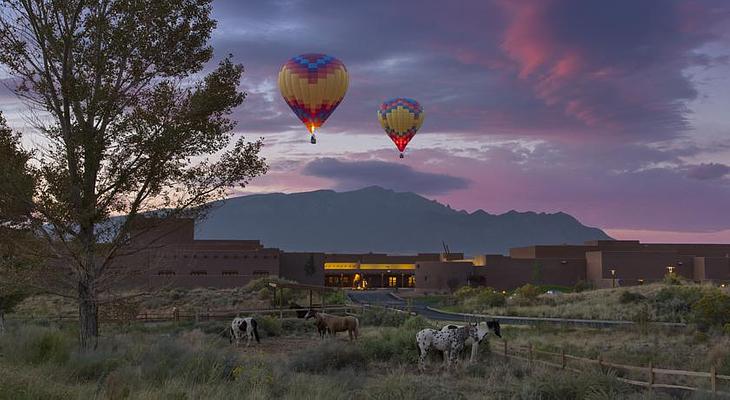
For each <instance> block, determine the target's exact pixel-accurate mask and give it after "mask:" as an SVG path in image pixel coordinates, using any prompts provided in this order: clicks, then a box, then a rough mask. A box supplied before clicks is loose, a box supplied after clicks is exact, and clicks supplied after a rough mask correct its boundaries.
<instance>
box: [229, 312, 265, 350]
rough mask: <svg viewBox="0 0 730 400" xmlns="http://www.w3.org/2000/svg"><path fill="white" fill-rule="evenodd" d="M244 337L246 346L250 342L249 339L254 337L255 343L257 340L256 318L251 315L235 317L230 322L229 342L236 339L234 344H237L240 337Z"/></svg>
mask: <svg viewBox="0 0 730 400" xmlns="http://www.w3.org/2000/svg"><path fill="white" fill-rule="evenodd" d="M244 337H246V347H248V346H249V345H250V344H251V339H256V343H261V342H260V341H259V330H258V324H257V323H256V320H255V319H253V318H252V317H248V318H240V317H236V318H234V319H233V322H231V338H230V342H231V343H233V341H234V340H235V341H236V346H238V345H239V343H240V342H241V339H243V338H244Z"/></svg>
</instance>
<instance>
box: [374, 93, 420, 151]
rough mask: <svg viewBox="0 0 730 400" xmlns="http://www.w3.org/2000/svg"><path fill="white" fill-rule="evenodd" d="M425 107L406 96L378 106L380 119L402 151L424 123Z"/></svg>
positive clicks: (386, 131)
mask: <svg viewBox="0 0 730 400" xmlns="http://www.w3.org/2000/svg"><path fill="white" fill-rule="evenodd" d="M424 117H425V114H424V113H423V107H421V105H420V104H418V102H417V101H415V100H413V99H409V98H405V97H398V98H395V99H390V100H388V101H386V102H384V103H383V104H381V105H380V108H378V120H379V121H380V125H381V126H382V127H383V129H384V130H385V133H387V134H388V136H389V137H390V139H391V140H392V141H393V143H395V146H396V147H397V148H398V150H399V151H400V152H401V153H402V152H403V151H404V150H405V149H406V146H407V145H408V142H410V141H411V139H413V136H415V135H416V132H418V129H419V128H420V127H421V125H422V124H423V118H424Z"/></svg>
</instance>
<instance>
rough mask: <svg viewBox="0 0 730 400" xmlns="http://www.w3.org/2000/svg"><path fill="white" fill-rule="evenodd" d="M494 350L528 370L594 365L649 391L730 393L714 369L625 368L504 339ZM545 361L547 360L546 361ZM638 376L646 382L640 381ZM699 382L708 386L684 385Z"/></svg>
mask: <svg viewBox="0 0 730 400" xmlns="http://www.w3.org/2000/svg"><path fill="white" fill-rule="evenodd" d="M496 347H501V348H500V349H499V350H497V349H494V350H496V353H497V354H499V355H502V356H505V357H507V358H512V359H517V360H522V361H526V362H527V363H528V366H530V367H532V366H533V365H535V364H540V365H543V366H547V367H551V368H556V369H561V370H568V371H573V372H583V371H584V370H585V369H584V368H583V369H581V368H580V367H584V366H585V365H594V366H598V367H599V368H600V369H601V370H615V371H616V372H617V373H619V374H622V375H623V376H621V375H620V376H616V379H618V380H620V381H621V382H625V383H628V384H631V385H636V386H643V387H646V388H647V389H649V390H652V389H660V388H661V389H678V390H688V391H706V392H711V393H714V394H718V395H724V396H730V392H724V391H720V390H718V380H720V381H723V382H724V381H730V375H720V374H718V373H717V371H716V369H715V367H714V366H713V367H712V368H711V369H710V371H709V372H699V371H685V370H675V369H666V368H657V367H655V366H654V365H653V364H652V363H651V362H650V363H649V365H647V366H636V365H626V364H618V363H612V362H608V361H606V360H604V359H603V358H602V357H601V355H599V356H598V357H596V358H585V357H578V356H574V355H571V354H567V353H565V350H561V351H560V353H556V352H550V351H545V350H538V349H535V348H534V346H532V344H528V345H527V346H514V345H513V346H510V345H509V344H508V343H507V341H506V340H505V341H503V345H502V346H496ZM494 350H493V351H494ZM545 358H547V360H546V359H545ZM576 364H578V365H576ZM640 376H641V377H643V379H646V380H642V378H640ZM658 377H666V378H668V379H661V380H662V381H663V382H658V381H657V380H658V379H657V378H658ZM677 378H688V379H684V381H685V382H677ZM672 379H673V380H674V381H672V382H667V380H672ZM698 379H702V380H704V379H709V387H708V388H706V387H701V386H690V385H689V384H688V383H686V381H687V380H695V381H697V380H698ZM705 382H706V381H705Z"/></svg>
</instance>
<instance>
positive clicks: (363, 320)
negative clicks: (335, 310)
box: [357, 309, 408, 326]
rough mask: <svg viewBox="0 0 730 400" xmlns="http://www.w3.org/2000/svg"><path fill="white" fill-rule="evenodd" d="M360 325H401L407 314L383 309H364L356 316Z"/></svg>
mask: <svg viewBox="0 0 730 400" xmlns="http://www.w3.org/2000/svg"><path fill="white" fill-rule="evenodd" d="M357 318H358V319H359V320H360V325H361V326H401V325H403V323H404V322H405V321H406V319H407V318H408V314H406V313H400V312H396V311H391V310H383V309H366V310H365V311H364V312H363V313H362V314H360V315H359V316H358V317H357Z"/></svg>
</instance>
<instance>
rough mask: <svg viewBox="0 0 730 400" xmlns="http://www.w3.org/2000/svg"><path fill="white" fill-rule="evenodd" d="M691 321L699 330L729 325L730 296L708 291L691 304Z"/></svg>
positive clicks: (717, 291)
mask: <svg viewBox="0 0 730 400" xmlns="http://www.w3.org/2000/svg"><path fill="white" fill-rule="evenodd" d="M691 320H692V322H694V323H695V324H697V326H698V328H699V329H701V330H707V329H709V328H710V327H715V326H717V327H724V326H725V325H726V324H728V323H730V296H728V295H726V294H724V293H722V292H720V291H719V290H712V291H708V292H707V293H705V294H704V296H702V298H700V299H699V300H697V301H696V302H694V303H693V304H692V318H691Z"/></svg>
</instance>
